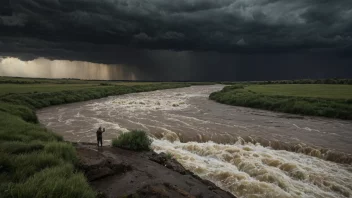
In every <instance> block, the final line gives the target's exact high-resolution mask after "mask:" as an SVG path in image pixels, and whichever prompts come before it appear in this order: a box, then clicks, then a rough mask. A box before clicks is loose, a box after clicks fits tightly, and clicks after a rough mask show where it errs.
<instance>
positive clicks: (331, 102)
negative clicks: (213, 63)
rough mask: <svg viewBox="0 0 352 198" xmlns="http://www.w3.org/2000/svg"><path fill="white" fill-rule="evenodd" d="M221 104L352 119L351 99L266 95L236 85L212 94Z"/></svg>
mask: <svg viewBox="0 0 352 198" xmlns="http://www.w3.org/2000/svg"><path fill="white" fill-rule="evenodd" d="M209 98H210V99H211V100H215V101H217V102H220V103H224V104H229V105H234V106H244V107H252V108H258V109H266V110H272V111H278V112H285V113H293V114H302V115H312V116H324V117H330V118H341V119H352V100H351V99H324V98H312V97H309V98H306V97H295V96H279V95H265V94H261V93H256V92H254V91H251V90H248V89H243V86H239V85H235V86H228V87H225V88H224V89H223V90H221V91H218V92H214V93H212V94H210V96H209Z"/></svg>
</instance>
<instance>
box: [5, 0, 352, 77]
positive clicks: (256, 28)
mask: <svg viewBox="0 0 352 198" xmlns="http://www.w3.org/2000/svg"><path fill="white" fill-rule="evenodd" d="M1 4H2V5H1V6H0V56H3V57H5V56H11V57H17V58H19V59H21V60H22V61H31V60H36V59H38V58H40V57H43V58H47V59H51V60H73V61H83V62H93V63H99V64H110V65H112V66H114V65H120V66H121V65H123V66H124V67H131V68H136V69H137V70H138V72H140V73H139V79H147V78H148V79H154V80H274V79H293V78H328V77H350V78H351V77H352V1H351V0H294V1H293V0H176V1H170V0H99V1H97V0H2V3H1ZM131 71H132V69H131ZM0 72H1V70H0ZM0 75H1V73H0Z"/></svg>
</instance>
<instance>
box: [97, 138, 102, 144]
mask: <svg viewBox="0 0 352 198" xmlns="http://www.w3.org/2000/svg"><path fill="white" fill-rule="evenodd" d="M99 142H100V145H101V146H103V138H98V146H99Z"/></svg>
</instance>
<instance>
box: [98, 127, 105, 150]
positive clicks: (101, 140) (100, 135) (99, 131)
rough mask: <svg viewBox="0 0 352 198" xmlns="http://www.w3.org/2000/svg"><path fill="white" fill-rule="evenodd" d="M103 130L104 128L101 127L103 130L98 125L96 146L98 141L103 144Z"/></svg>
mask: <svg viewBox="0 0 352 198" xmlns="http://www.w3.org/2000/svg"><path fill="white" fill-rule="evenodd" d="M104 132H105V128H103V130H102V129H101V127H99V129H98V130H97V141H98V147H99V142H100V145H101V146H103V133H104Z"/></svg>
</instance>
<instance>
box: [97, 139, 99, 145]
mask: <svg viewBox="0 0 352 198" xmlns="http://www.w3.org/2000/svg"><path fill="white" fill-rule="evenodd" d="M97 144H98V147H99V138H98V137H97Z"/></svg>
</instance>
